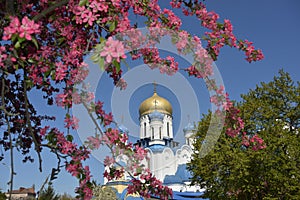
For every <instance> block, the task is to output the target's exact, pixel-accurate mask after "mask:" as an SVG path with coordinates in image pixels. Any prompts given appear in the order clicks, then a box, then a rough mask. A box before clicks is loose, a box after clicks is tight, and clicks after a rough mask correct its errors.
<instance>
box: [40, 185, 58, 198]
mask: <svg viewBox="0 0 300 200" xmlns="http://www.w3.org/2000/svg"><path fill="white" fill-rule="evenodd" d="M39 200H59V195H58V194H56V192H55V190H54V189H53V187H52V186H51V185H48V187H47V188H46V189H44V190H42V192H41V194H40V196H39Z"/></svg>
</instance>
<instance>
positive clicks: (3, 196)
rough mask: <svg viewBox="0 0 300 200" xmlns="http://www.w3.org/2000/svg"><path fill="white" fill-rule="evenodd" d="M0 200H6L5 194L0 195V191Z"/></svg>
mask: <svg viewBox="0 0 300 200" xmlns="http://www.w3.org/2000/svg"><path fill="white" fill-rule="evenodd" d="M0 200H6V195H5V193H2V192H1V191H0Z"/></svg>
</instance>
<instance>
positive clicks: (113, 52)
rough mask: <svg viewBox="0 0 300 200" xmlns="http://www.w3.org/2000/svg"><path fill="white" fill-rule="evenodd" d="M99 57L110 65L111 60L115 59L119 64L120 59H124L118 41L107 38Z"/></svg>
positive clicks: (121, 45) (121, 44)
mask: <svg viewBox="0 0 300 200" xmlns="http://www.w3.org/2000/svg"><path fill="white" fill-rule="evenodd" d="M100 56H103V57H106V62H107V63H111V62H112V59H114V58H116V60H117V61H118V62H120V58H126V55H125V49H124V45H123V43H122V42H121V41H119V40H114V39H113V38H112V37H109V38H108V39H107V41H106V43H105V47H104V49H103V50H102V52H101V53H100Z"/></svg>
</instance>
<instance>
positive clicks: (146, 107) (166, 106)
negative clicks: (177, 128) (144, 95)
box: [139, 91, 172, 116]
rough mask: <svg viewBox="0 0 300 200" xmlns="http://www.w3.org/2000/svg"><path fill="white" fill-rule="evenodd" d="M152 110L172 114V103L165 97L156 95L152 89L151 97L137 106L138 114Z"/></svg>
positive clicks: (145, 113)
mask: <svg viewBox="0 0 300 200" xmlns="http://www.w3.org/2000/svg"><path fill="white" fill-rule="evenodd" d="M154 111H158V112H161V113H164V114H167V115H170V116H172V105H171V104H170V102H169V101H168V100H166V99H165V98H163V97H160V96H158V94H157V93H156V91H154V94H153V95H152V97H150V98H148V99H146V100H145V101H143V102H142V103H141V105H140V108H139V113H140V116H143V115H147V114H149V113H152V112H154Z"/></svg>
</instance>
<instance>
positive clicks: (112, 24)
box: [109, 21, 117, 32]
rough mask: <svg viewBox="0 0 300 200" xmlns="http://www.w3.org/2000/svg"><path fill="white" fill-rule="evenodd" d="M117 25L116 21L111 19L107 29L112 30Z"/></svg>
mask: <svg viewBox="0 0 300 200" xmlns="http://www.w3.org/2000/svg"><path fill="white" fill-rule="evenodd" d="M116 27H117V21H113V22H112V23H111V24H110V26H109V31H110V32H113V31H114V30H115V29H116Z"/></svg>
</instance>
